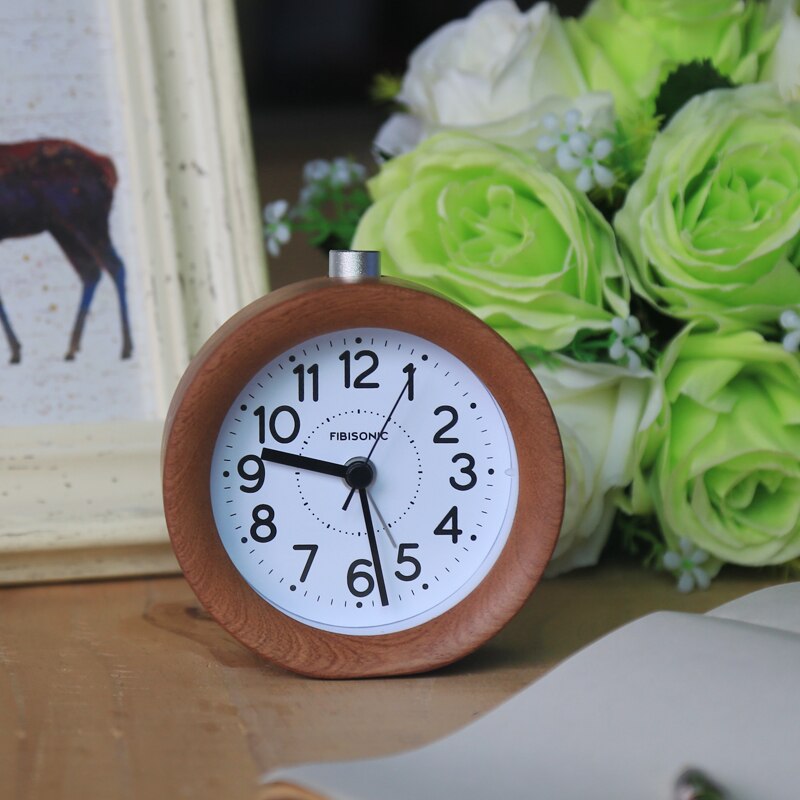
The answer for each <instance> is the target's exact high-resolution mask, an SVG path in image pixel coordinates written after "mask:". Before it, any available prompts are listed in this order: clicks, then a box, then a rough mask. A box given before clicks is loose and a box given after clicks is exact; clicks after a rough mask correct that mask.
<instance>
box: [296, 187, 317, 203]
mask: <svg viewBox="0 0 800 800" xmlns="http://www.w3.org/2000/svg"><path fill="white" fill-rule="evenodd" d="M318 195H319V185H318V184H316V183H309V184H307V185H306V186H304V187H303V188H302V189H301V190H300V194H299V195H298V196H297V205H298V206H300V207H301V208H305V207H306V206H310V205H311V203H312V202H313V201H314V200H315V199H316V198H317V196H318Z"/></svg>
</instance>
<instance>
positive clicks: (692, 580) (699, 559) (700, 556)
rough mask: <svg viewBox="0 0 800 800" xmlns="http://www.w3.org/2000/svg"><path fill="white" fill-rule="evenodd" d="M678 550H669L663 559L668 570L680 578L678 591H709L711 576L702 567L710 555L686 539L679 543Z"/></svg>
mask: <svg viewBox="0 0 800 800" xmlns="http://www.w3.org/2000/svg"><path fill="white" fill-rule="evenodd" d="M678 550H679V552H676V551H674V550H667V552H666V553H664V559H663V563H664V566H665V567H666V569H668V570H669V571H670V572H672V573H674V574H676V577H677V578H678V591H679V592H691V591H692V589H694V588H695V587H698V588H699V589H708V587H709V586H710V585H711V576H710V575H709V574H708V572H707V571H706V570H704V569H703V568H702V566H701V564H705V562H706V561H707V560H708V553H707V552H706V551H705V550H702V549H701V548H699V547H696V546H695V545H694V543H693V542H691V541H690V540H689V539H686V538H685V537H684V538H682V539H681V540H680V542H678Z"/></svg>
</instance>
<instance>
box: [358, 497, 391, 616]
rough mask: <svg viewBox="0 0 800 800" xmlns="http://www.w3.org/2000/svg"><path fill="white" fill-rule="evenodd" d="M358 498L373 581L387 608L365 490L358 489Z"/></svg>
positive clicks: (376, 543) (384, 585)
mask: <svg viewBox="0 0 800 800" xmlns="http://www.w3.org/2000/svg"><path fill="white" fill-rule="evenodd" d="M358 496H359V497H360V498H361V510H362V511H363V512H364V526H365V527H366V529H367V539H369V551H370V553H371V554H372V563H373V565H374V566H375V580H376V581H377V583H378V593H379V594H380V596H381V605H382V606H388V605H389V598H388V597H387V595H386V583H385V581H384V580H383V569H382V568H381V557H380V553H378V540H377V539H376V538H375V528H374V527H373V525H372V514H371V513H370V510H369V499H368V498H367V490H366V489H359V490H358Z"/></svg>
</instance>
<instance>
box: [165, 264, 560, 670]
mask: <svg viewBox="0 0 800 800" xmlns="http://www.w3.org/2000/svg"><path fill="white" fill-rule="evenodd" d="M330 264H331V267H330V277H328V278H321V279H315V280H310V281H305V282H302V283H297V284H294V285H292V286H288V287H286V288H283V289H280V290H278V291H275V292H272V293H270V294H268V295H266V296H265V297H263V298H261V299H260V300H257V301H256V302H254V303H252V304H251V305H249V306H247V307H246V308H244V309H243V310H242V311H240V312H239V313H238V314H236V315H235V316H234V317H232V318H231V319H230V320H229V321H228V322H226V323H225V324H224V325H223V326H222V327H221V328H220V329H219V330H218V331H217V332H216V333H215V334H214V335H213V336H212V337H211V339H210V340H209V341H208V342H207V343H206V344H205V345H204V347H203V348H202V349H201V350H200V352H199V353H198V355H197V356H196V357H195V358H194V360H193V361H192V362H191V364H190V365H189V368H188V369H187V371H186V373H185V375H184V376H183V379H182V380H181V382H180V385H179V386H178V389H177V391H176V393H175V397H174V399H173V401H172V405H171V407H170V411H169V414H168V418H167V424H166V429H165V432H164V441H163V451H162V467H163V470H162V471H163V490H164V510H165V514H166V519H167V526H168V528H169V534H170V537H171V540H172V545H173V548H174V550H175V554H176V556H177V558H178V561H179V562H180V565H181V567H182V569H183V572H184V574H185V576H186V579H187V580H188V581H189V583H190V585H191V586H192V588H193V590H194V592H195V593H196V595H197V597H198V599H199V600H200V602H201V603H202V604H203V605H204V606H205V608H206V609H207V610H208V612H209V613H210V614H211V615H212V616H213V617H214V618H215V619H216V620H217V621H218V622H219V623H220V624H221V625H222V626H223V627H224V628H226V629H227V630H228V631H229V632H230V633H231V634H233V636H235V637H236V638H237V639H239V641H241V642H242V643H244V644H245V645H247V646H248V647H249V648H251V649H252V650H254V651H256V652H257V653H259V654H260V655H262V656H264V657H265V658H267V659H269V660H270V661H272V662H274V663H276V664H279V665H281V666H282V667H285V668H288V669H291V670H295V671H297V672H300V673H303V674H306V675H312V676H317V677H325V678H351V677H362V676H377V675H395V674H405V673H413V672H421V671H425V670H430V669H433V668H435V667H440V666H443V665H445V664H448V663H450V662H452V661H455V660H456V659H458V658H461V657H462V656H464V655H466V654H467V653H469V652H470V651H472V650H474V649H475V648H476V647H478V646H479V645H481V644H482V643H483V642H485V641H486V640H487V639H488V638H489V637H491V636H492V635H493V634H495V633H496V632H497V631H499V630H500V629H501V628H502V627H503V625H505V624H506V623H507V622H508V621H509V620H510V619H511V617H512V616H513V615H514V614H515V613H516V612H517V611H518V610H519V609H520V607H521V606H522V604H523V603H524V602H525V600H526V599H527V598H528V596H529V595H530V593H531V591H532V590H533V588H534V587H535V586H536V583H537V582H538V581H539V579H540V577H541V575H542V572H543V571H544V568H545V566H546V564H547V562H548V559H549V558H550V555H551V553H552V550H553V547H554V546H555V542H556V539H557V536H558V532H559V528H560V525H561V517H562V513H563V505H564V463H563V454H562V450H561V443H560V439H559V435H558V429H557V427H556V423H555V420H554V417H553V413H552V410H551V408H550V405H549V404H548V402H547V399H546V398H545V396H544V393H543V392H542V389H541V388H540V386H539V384H538V382H537V381H536V379H535V377H534V376H533V374H532V373H531V371H530V369H529V368H528V367H527V366H526V365H525V363H524V362H523V361H522V360H521V359H520V358H519V356H517V354H516V353H515V352H514V351H513V350H512V348H511V347H510V346H509V345H508V344H507V343H506V342H505V341H504V340H503V339H502V338H501V337H500V336H498V335H497V334H496V333H495V332H494V331H493V330H492V329H491V328H489V327H488V326H487V325H485V324H484V323H483V322H482V321H480V320H479V319H478V318H477V317H475V316H474V315H472V314H471V313H469V312H468V311H465V310H464V309H462V308H460V307H459V306H457V305H455V304H454V303H452V302H450V301H448V300H445V299H444V298H442V297H440V296H437V295H435V294H432V293H430V292H428V291H424V290H421V289H420V288H418V287H416V286H413V285H411V284H409V283H404V282H400V281H395V280H390V279H386V278H381V277H379V254H378V253H376V252H365V251H348V250H339V251H332V252H331V254H330Z"/></svg>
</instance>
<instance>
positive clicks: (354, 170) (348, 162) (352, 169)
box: [328, 158, 367, 186]
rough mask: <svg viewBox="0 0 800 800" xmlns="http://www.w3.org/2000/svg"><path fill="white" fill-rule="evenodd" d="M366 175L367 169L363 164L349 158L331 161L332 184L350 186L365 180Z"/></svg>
mask: <svg viewBox="0 0 800 800" xmlns="http://www.w3.org/2000/svg"><path fill="white" fill-rule="evenodd" d="M366 175H367V170H366V169H365V168H364V166H363V165H361V164H358V163H357V162H355V161H353V160H352V159H349V158H335V159H334V160H333V161H332V162H331V170H330V175H329V176H328V177H329V179H330V182H331V186H350V185H351V184H353V183H356V182H358V181H363V180H364V178H365V177H366Z"/></svg>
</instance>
